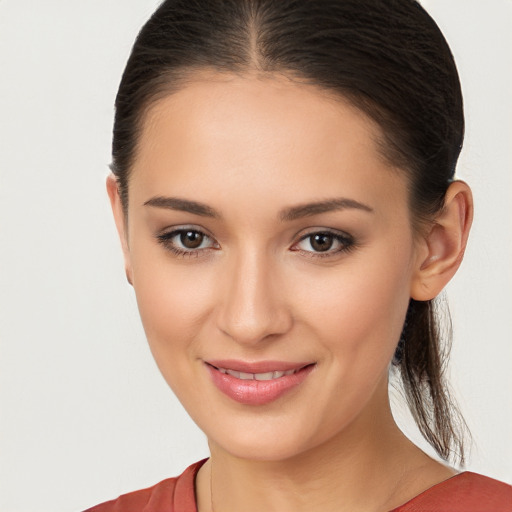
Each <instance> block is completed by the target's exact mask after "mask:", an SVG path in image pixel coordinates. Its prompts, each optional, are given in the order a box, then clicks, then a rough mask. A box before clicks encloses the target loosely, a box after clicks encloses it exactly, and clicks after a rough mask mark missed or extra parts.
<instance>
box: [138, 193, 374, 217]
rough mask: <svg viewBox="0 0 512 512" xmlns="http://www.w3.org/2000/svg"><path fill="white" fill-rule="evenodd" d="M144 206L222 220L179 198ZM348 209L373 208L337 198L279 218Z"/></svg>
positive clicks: (154, 199) (153, 200)
mask: <svg viewBox="0 0 512 512" xmlns="http://www.w3.org/2000/svg"><path fill="white" fill-rule="evenodd" d="M144 206H153V207H155V208H166V209H168V210H179V211H182V212H188V213H193V214H194V215H201V216H202V217H211V218H214V219H220V218H222V216H221V215H220V213H218V212H217V211H216V210H214V209H213V208H212V207H211V206H208V205H206V204H203V203H199V202H197V201H190V200H189V199H182V198H179V197H164V196H155V197H152V198H151V199H148V200H147V201H146V202H145V203H144ZM350 208H354V209H358V210H363V211H366V212H373V208H370V207H369V206H367V205H365V204H363V203H360V202H358V201H355V200H354V199H346V198H338V199H327V200H325V201H318V202H315V203H307V204H301V205H298V206H291V207H289V208H285V209H284V210H282V211H281V213H280V215H279V218H280V219H281V220H282V221H292V220H296V219H299V218H301V217H309V216H311V215H318V214H320V213H325V212H331V211H336V210H345V209H350Z"/></svg>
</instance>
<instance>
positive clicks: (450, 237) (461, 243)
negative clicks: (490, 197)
mask: <svg viewBox="0 0 512 512" xmlns="http://www.w3.org/2000/svg"><path fill="white" fill-rule="evenodd" d="M472 220H473V197H472V194H471V189H470V188H469V186H468V185H467V184H466V183H464V182H463V181H455V182H453V183H452V184H451V185H450V186H449V187H448V190H447V192H446V195H445V202H444V207H443V209H442V211H441V212H440V214H439V215H438V216H437V217H436V218H435V220H434V223H433V225H432V227H431V229H430V230H429V232H428V234H426V235H425V236H424V238H423V240H422V244H423V248H424V250H423V251H422V252H421V256H420V258H419V261H418V262H417V265H416V267H417V270H416V273H415V275H414V279H413V282H412V287H411V298H413V299H415V300H419V301H426V300H430V299H433V298H434V297H436V296H437V295H439V293H440V292H441V291H442V289H443V288H444V287H445V286H446V285H447V284H448V282H449V281H450V279H451V278H452V277H453V276H454V274H455V272H456V271H457V269H458V268H459V266H460V264H461V262H462V258H463V257H464V251H465V249H466V244H467V240H468V235H469V230H470V228H471V223H472Z"/></svg>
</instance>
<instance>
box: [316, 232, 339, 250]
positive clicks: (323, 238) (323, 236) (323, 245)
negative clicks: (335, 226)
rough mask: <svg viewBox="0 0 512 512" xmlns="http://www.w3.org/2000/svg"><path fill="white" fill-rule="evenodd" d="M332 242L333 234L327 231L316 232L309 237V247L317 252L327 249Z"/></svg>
mask: <svg viewBox="0 0 512 512" xmlns="http://www.w3.org/2000/svg"><path fill="white" fill-rule="evenodd" d="M333 243H334V236H333V235H330V234H328V233H317V234H315V235H312V236H311V237H310V244H311V247H312V248H313V249H314V250H315V251H317V252H324V251H328V250H329V249H330V248H331V247H332V244H333Z"/></svg>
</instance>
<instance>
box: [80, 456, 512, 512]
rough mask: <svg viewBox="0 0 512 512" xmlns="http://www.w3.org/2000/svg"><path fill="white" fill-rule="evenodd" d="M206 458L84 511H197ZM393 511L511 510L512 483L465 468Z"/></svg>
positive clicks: (470, 511) (489, 511) (499, 511)
mask: <svg viewBox="0 0 512 512" xmlns="http://www.w3.org/2000/svg"><path fill="white" fill-rule="evenodd" d="M205 461H206V459H204V460H201V461H199V462H196V463H195V464H192V465H191V466H189V467H188V468H187V469H186V470H185V471H184V472H183V473H182V474H181V475H180V476H178V477H175V478H168V479H167V480H163V481H162V482H160V483H158V484H156V485H154V486H153V487H149V488H147V489H141V490H140V491H135V492H131V493H128V494H123V495H122V496H120V497H119V498H117V499H116V500H112V501H107V502H106V503H102V504H101V505H96V506H95V507H92V508H90V509H88V510H86V511H85V512H197V507H196V499H195V494H194V480H195V476H196V474H197V472H198V470H199V468H200V467H201V466H202V465H203V464H204V462H205ZM390 512H512V486H510V485H508V484H505V483H503V482H499V481H498V480H493V479H492V478H488V477H486V476H483V475H478V474H477V473H471V472H470V471H465V472H464V473H460V474H458V475H456V476H453V477H452V478H449V479H448V480H445V481H444V482H441V483H439V484H437V485H434V486H433V487H431V488H430V489H427V490H426V491H424V492H422V493H421V494H419V495H418V496H416V497H415V498H413V499H412V500H410V501H408V502H407V503H404V504H403V505H401V506H400V507H398V508H395V509H393V510H392V511H390Z"/></svg>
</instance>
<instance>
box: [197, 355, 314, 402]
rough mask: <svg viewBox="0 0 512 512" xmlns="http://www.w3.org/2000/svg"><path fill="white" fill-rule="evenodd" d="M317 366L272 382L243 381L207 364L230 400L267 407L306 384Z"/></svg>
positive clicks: (216, 381) (213, 378)
mask: <svg viewBox="0 0 512 512" xmlns="http://www.w3.org/2000/svg"><path fill="white" fill-rule="evenodd" d="M314 366H315V365H314V364H311V365H309V366H306V367H305V368H301V369H300V370H299V371H297V372H295V373H292V374H291V375H283V376H282V377H280V378H278V379H271V380H242V379H237V378H236V377H233V376H232V375H228V374H227V373H222V372H220V371H219V370H217V368H214V367H213V366H211V365H209V364H207V365H206V367H207V368H208V371H209V372H210V375H211V377H212V380H213V383H214V384H215V386H217V388H218V389H219V390H220V391H222V392H223V393H224V394H225V395H227V396H228V397H229V398H231V399H233V400H235V401H236V402H238V403H241V404H244V405H265V404H268V403H270V402H273V401H274V400H277V399H278V398H279V397H281V396H282V395H284V394H285V393H287V392H288V391H291V390H292V389H294V388H295V387H297V386H298V385H299V384H301V383H302V382H304V380H305V379H306V377H307V376H308V375H309V374H310V373H311V371H312V370H313V367H314Z"/></svg>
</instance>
